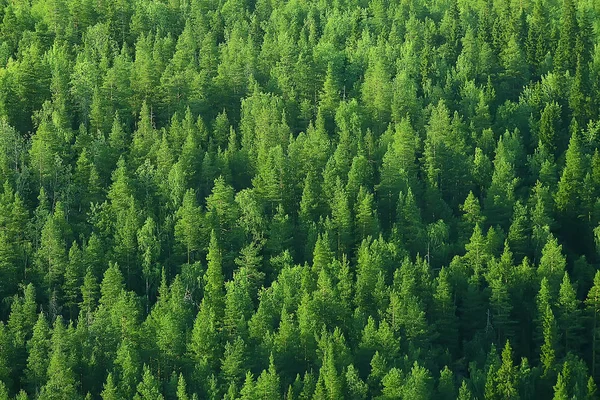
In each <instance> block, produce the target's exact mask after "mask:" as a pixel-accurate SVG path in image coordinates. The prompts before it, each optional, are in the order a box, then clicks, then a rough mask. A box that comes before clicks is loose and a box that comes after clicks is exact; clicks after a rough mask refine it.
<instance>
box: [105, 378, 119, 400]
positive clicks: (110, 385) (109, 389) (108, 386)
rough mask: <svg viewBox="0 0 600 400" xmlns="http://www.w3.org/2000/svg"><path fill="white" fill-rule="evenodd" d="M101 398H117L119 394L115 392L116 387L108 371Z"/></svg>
mask: <svg viewBox="0 0 600 400" xmlns="http://www.w3.org/2000/svg"><path fill="white" fill-rule="evenodd" d="M101 396H102V400H117V399H118V398H119V394H118V392H117V387H116V385H115V382H114V380H113V374H112V373H109V374H108V376H107V377H106V383H104V388H103V390H102V393H101Z"/></svg>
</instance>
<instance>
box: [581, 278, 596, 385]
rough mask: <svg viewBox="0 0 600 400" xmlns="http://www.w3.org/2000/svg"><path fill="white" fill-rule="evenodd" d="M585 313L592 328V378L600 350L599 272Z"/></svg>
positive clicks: (586, 300)
mask: <svg viewBox="0 0 600 400" xmlns="http://www.w3.org/2000/svg"><path fill="white" fill-rule="evenodd" d="M585 305H586V311H587V313H588V315H589V316H590V318H591V326H592V332H591V334H592V376H593V377H595V376H596V371H598V365H597V364H598V362H599V361H600V360H598V354H597V353H598V351H599V350H600V271H598V272H596V275H595V276H594V286H592V288H591V289H590V291H589V293H588V295H587V298H586V299H585Z"/></svg>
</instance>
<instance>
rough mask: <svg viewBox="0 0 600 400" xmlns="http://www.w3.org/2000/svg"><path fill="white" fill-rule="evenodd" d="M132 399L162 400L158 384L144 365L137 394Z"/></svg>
mask: <svg viewBox="0 0 600 400" xmlns="http://www.w3.org/2000/svg"><path fill="white" fill-rule="evenodd" d="M133 398H134V399H135V400H162V399H163V398H164V397H163V395H162V394H161V392H160V387H159V382H158V381H157V379H156V378H155V377H154V375H153V374H152V371H150V368H148V366H146V365H144V375H143V377H142V381H141V382H140V383H139V385H138V387H137V393H136V394H135V396H133Z"/></svg>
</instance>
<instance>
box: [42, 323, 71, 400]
mask: <svg viewBox="0 0 600 400" xmlns="http://www.w3.org/2000/svg"><path fill="white" fill-rule="evenodd" d="M66 334H67V332H66V330H65V328H64V326H63V323H62V319H61V318H60V317H59V318H57V319H56V322H55V323H54V328H53V330H52V351H51V355H50V361H49V363H48V372H47V377H48V380H47V382H46V384H45V385H44V386H43V387H42V388H41V390H40V395H39V397H38V398H39V399H44V400H52V399H57V400H58V399H67V398H68V399H79V398H80V396H79V394H78V392H77V387H76V381H75V374H74V373H73V370H72V365H71V362H70V360H69V350H70V349H68V347H67V346H68V339H67V338H66V337H65V336H66Z"/></svg>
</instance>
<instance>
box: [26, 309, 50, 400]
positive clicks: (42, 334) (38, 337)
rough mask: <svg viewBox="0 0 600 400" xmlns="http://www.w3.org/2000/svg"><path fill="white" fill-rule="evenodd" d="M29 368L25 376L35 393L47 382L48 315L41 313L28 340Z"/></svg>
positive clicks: (48, 351)
mask: <svg viewBox="0 0 600 400" xmlns="http://www.w3.org/2000/svg"><path fill="white" fill-rule="evenodd" d="M27 351H28V353H29V356H28V358H27V369H26V370H25V376H26V380H27V383H28V384H29V387H30V389H31V392H33V393H39V390H40V389H41V387H42V386H43V385H44V384H45V383H46V377H47V371H48V360H49V355H50V328H49V326H48V322H47V321H46V317H45V316H44V314H43V313H40V314H39V316H38V320H37V322H36V324H35V326H34V327H33V336H32V337H31V339H30V340H29V341H28V342H27Z"/></svg>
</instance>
